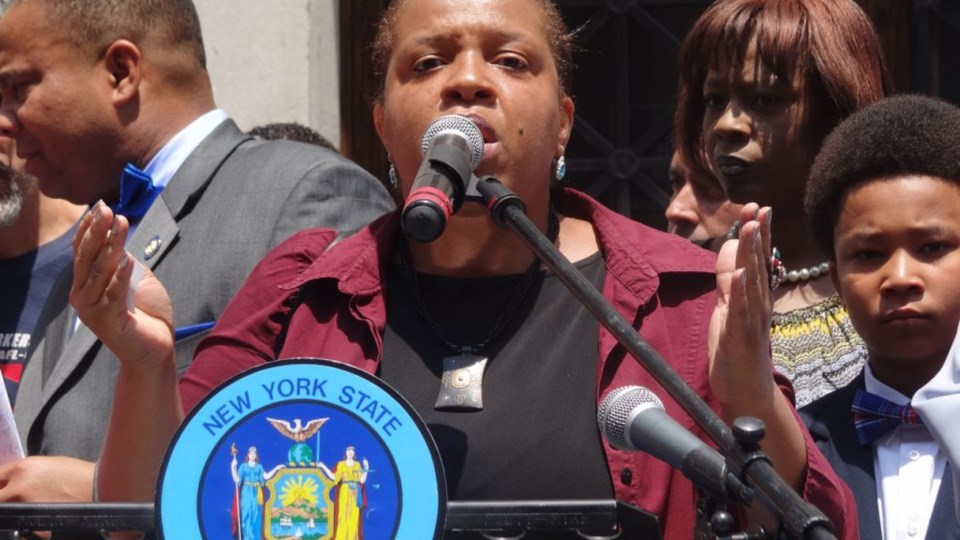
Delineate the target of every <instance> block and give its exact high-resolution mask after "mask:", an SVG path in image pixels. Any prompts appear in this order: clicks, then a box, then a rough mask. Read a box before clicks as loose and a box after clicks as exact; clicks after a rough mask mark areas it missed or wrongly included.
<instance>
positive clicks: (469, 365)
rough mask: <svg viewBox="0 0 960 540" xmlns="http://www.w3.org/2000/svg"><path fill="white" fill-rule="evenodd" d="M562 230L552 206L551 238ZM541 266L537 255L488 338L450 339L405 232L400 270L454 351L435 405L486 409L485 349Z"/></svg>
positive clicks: (430, 324) (433, 328)
mask: <svg viewBox="0 0 960 540" xmlns="http://www.w3.org/2000/svg"><path fill="white" fill-rule="evenodd" d="M559 231H560V223H559V220H558V219H557V216H556V214H555V213H554V212H553V210H552V209H551V210H550V215H549V225H548V229H547V238H548V239H549V240H550V241H551V242H556V240H557V234H558V233H559ZM539 269H540V260H539V259H534V261H533V262H532V263H531V264H530V266H529V267H527V270H526V271H525V272H524V273H523V276H522V277H521V279H520V282H519V283H518V284H517V287H516V290H514V291H513V293H512V294H510V296H509V300H508V302H507V305H506V306H505V307H504V309H503V311H501V312H500V316H499V317H498V318H497V321H496V322H495V323H494V325H493V328H492V329H491V330H490V333H489V334H487V337H486V338H485V339H483V340H481V341H480V342H478V343H475V344H473V345H456V344H454V343H451V342H450V340H449V339H447V335H446V333H445V332H444V331H443V328H442V327H441V326H440V324H439V323H438V322H437V321H436V319H434V318H433V317H432V316H431V315H430V312H429V310H427V306H426V304H425V303H424V301H423V296H422V295H421V294H420V285H419V283H418V280H417V273H416V269H415V268H414V266H413V262H412V260H411V256H410V247H409V245H408V244H407V239H406V238H405V237H403V236H402V235H401V237H400V274H401V276H402V277H403V282H404V284H405V285H406V286H407V290H408V291H409V292H410V296H411V297H413V303H414V307H415V308H416V310H417V313H418V314H419V315H420V318H422V319H423V321H424V322H425V323H427V328H428V329H429V330H430V333H431V334H432V335H433V337H435V338H436V339H437V340H438V341H440V343H442V344H443V345H444V347H446V348H447V349H449V350H450V351H451V352H452V353H454V354H452V355H448V356H445V357H443V358H442V363H443V372H442V375H441V377H440V390H439V392H438V394H437V402H436V403H435V404H434V406H433V407H434V409H437V410H463V411H479V410H482V409H483V375H484V373H485V371H486V369H487V364H488V363H489V361H490V359H489V358H488V357H487V356H485V355H483V354H481V353H482V352H483V351H484V350H486V348H487V346H488V345H490V343H491V342H492V341H493V340H495V339H496V338H497V337H499V336H500V333H501V332H503V330H504V329H505V328H506V327H507V325H508V324H509V323H510V322H511V321H512V320H513V318H514V316H515V315H516V313H517V311H518V308H519V307H520V304H521V303H523V300H524V298H525V297H526V293H527V291H528V290H529V289H530V285H531V284H532V283H533V280H534V278H535V277H536V275H537V271H538V270H539Z"/></svg>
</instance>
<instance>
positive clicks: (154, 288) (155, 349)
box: [70, 201, 173, 370]
mask: <svg viewBox="0 0 960 540" xmlns="http://www.w3.org/2000/svg"><path fill="white" fill-rule="evenodd" d="M128 229H129V223H128V222H127V219H126V218H125V217H123V216H118V215H114V213H113V212H112V211H111V210H110V208H109V207H107V205H105V204H104V203H103V202H102V201H100V202H97V203H96V204H95V205H94V206H93V208H91V210H90V212H88V213H87V215H86V216H84V218H83V219H82V220H81V222H80V226H79V227H78V229H77V233H76V235H75V236H74V240H73V251H74V262H73V268H74V272H73V285H72V287H71V289H70V303H71V304H73V307H74V308H75V309H76V310H77V314H78V315H79V317H80V320H81V321H82V322H83V324H84V325H86V326H87V327H88V328H89V329H90V330H92V331H93V333H94V334H96V335H97V337H98V338H100V340H101V341H103V343H104V345H106V346H107V347H108V348H109V349H110V350H111V351H113V353H114V354H115V355H117V357H118V358H119V359H120V361H121V362H123V364H124V365H125V366H127V367H129V368H136V369H140V368H146V369H148V370H149V369H150V368H151V367H152V366H153V365H155V364H156V363H158V362H165V361H168V359H169V358H172V355H173V307H172V305H171V303H170V297H169V295H168V294H167V292H166V290H165V289H164V288H163V285H161V284H160V282H159V281H158V280H157V279H156V277H155V276H154V275H153V273H152V272H150V270H149V269H146V268H144V267H142V266H141V267H140V269H141V270H142V272H143V277H142V278H141V279H140V280H139V282H138V283H134V284H131V276H132V275H133V274H134V267H135V266H136V265H138V264H139V263H137V261H136V260H135V259H134V258H133V256H132V255H130V254H129V253H127V252H126V251H125V250H124V249H123V245H124V242H125V240H126V237H127V231H128ZM138 273H139V272H138ZM131 286H132V287H134V289H133V290H134V292H133V293H131V292H130V291H131Z"/></svg>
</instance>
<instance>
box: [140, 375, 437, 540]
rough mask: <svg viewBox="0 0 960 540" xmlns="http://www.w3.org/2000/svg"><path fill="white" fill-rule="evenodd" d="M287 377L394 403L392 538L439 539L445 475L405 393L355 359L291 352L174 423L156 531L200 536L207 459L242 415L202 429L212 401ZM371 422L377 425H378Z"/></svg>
mask: <svg viewBox="0 0 960 540" xmlns="http://www.w3.org/2000/svg"><path fill="white" fill-rule="evenodd" d="M285 377H286V378H289V379H297V378H303V377H316V378H318V379H325V380H329V381H338V382H342V383H343V384H345V385H346V384H349V385H350V386H353V387H355V388H357V389H359V390H361V391H363V392H364V393H366V394H368V395H369V396H370V397H371V398H372V399H376V400H377V401H378V402H380V403H389V404H393V405H394V406H395V407H394V408H393V409H392V411H393V412H394V415H395V417H396V418H397V419H398V420H400V421H401V423H403V425H404V426H406V427H405V428H404V429H401V430H398V431H396V432H395V433H394V434H395V435H396V437H395V438H394V437H393V436H391V440H390V441H389V443H388V444H387V449H388V450H389V452H390V453H391V454H392V457H393V459H394V461H395V463H396V466H397V469H398V471H399V483H400V492H401V494H402V500H403V506H402V509H401V513H400V519H399V524H398V526H397V529H396V534H395V535H394V537H393V538H395V539H396V540H422V539H424V538H435V539H440V538H442V537H443V525H444V522H445V518H446V506H447V505H446V481H445V479H444V474H443V466H442V463H441V460H440V454H439V452H438V450H437V447H436V444H435V443H434V441H433V437H432V436H431V434H430V432H429V430H428V429H427V427H426V425H425V424H424V423H423V420H422V419H421V418H420V417H419V415H417V413H416V411H414V409H413V407H412V406H411V405H410V404H409V403H408V402H407V401H406V400H405V399H404V398H403V396H401V395H400V394H399V393H397V392H396V391H395V390H394V389H393V388H391V387H389V386H388V385H387V384H386V383H384V382H383V381H381V380H380V379H378V378H376V377H374V376H373V375H370V374H368V373H366V372H364V371H362V370H360V369H358V368H355V367H353V366H349V365H347V364H343V363H340V362H336V361H332V360H325V359H319V358H290V359H284V360H277V361H274V362H269V363H266V364H264V365H261V366H257V367H254V368H251V369H249V370H246V371H244V372H243V373H240V374H238V375H236V376H234V377H232V378H230V379H228V380H227V381H226V382H225V383H224V384H222V385H220V386H219V387H218V388H217V389H215V390H214V391H212V392H211V393H210V394H208V395H207V396H206V397H205V398H204V399H203V400H202V401H201V402H200V403H199V404H197V406H196V407H195V408H194V409H193V411H192V412H191V413H190V414H189V415H188V416H187V418H186V420H185V421H184V422H183V424H182V425H181V426H180V428H179V429H178V430H177V433H176V435H175V436H174V439H173V442H172V444H171V445H170V447H169V448H168V449H167V454H166V456H165V457H164V460H163V465H162V467H161V469H160V476H159V483H158V487H157V495H156V500H155V505H156V516H155V523H156V530H157V534H158V538H160V539H164V538H170V539H173V538H176V539H178V540H180V539H197V540H201V539H202V535H201V530H200V515H199V510H198V505H197V500H198V497H199V490H200V480H201V479H202V478H203V472H204V471H203V469H204V467H205V464H206V463H207V458H208V457H209V456H210V455H211V454H212V453H213V452H215V451H216V448H217V446H218V445H219V443H220V441H221V440H222V438H223V437H224V436H225V435H227V434H229V433H230V432H231V431H232V429H233V428H234V427H235V426H236V425H237V424H239V423H240V422H242V421H243V420H244V418H245V416H241V417H238V418H236V421H235V422H232V425H231V426H225V427H224V430H223V433H222V434H220V435H219V436H213V435H211V434H209V433H208V432H206V431H204V427H203V426H202V423H203V420H205V419H207V418H209V417H211V415H212V414H214V412H215V411H217V410H218V408H221V407H223V406H225V405H227V404H228V402H229V400H230V398H231V397H233V396H235V395H237V394H238V392H241V391H244V390H249V389H250V388H255V387H256V385H257V384H260V383H262V382H264V381H271V380H278V379H282V378H285ZM295 401H301V402H302V401H303V397H302V396H293V397H291V398H289V399H280V400H273V401H265V400H260V401H256V402H255V404H254V405H253V406H252V407H251V408H250V409H251V410H250V411H248V413H249V412H253V411H256V410H258V409H260V408H262V407H263V406H266V405H268V404H275V403H286V402H295ZM316 402H317V403H321V404H324V405H328V406H331V407H337V408H340V409H344V410H349V409H348V408H347V407H344V404H342V403H339V402H336V401H335V400H333V399H316ZM248 415H249V414H248ZM368 425H369V424H368ZM370 427H371V428H372V429H374V430H375V431H376V430H377V428H376V426H373V425H370ZM413 428H416V429H413Z"/></svg>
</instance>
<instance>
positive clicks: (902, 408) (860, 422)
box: [852, 390, 923, 445]
mask: <svg viewBox="0 0 960 540" xmlns="http://www.w3.org/2000/svg"><path fill="white" fill-rule="evenodd" d="M852 408H853V422H854V424H855V426H856V428H857V439H859V440H860V444H862V445H868V444H873V442H874V441H876V440H877V439H879V438H880V437H883V436H884V435H886V434H887V433H890V432H891V431H893V430H894V429H895V428H896V427H897V426H899V425H900V424H923V419H921V418H920V416H919V415H918V414H917V411H915V410H913V407H911V406H910V404H909V403H908V404H906V405H897V404H896V403H893V402H892V401H888V400H886V399H883V398H882V397H880V396H878V395H876V394H871V393H869V392H866V391H864V390H857V395H856V396H854V398H853V407H852Z"/></svg>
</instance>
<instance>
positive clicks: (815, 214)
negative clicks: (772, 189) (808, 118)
mask: <svg viewBox="0 0 960 540" xmlns="http://www.w3.org/2000/svg"><path fill="white" fill-rule="evenodd" d="M906 175H923V176H932V177H936V178H940V179H943V180H944V181H947V182H952V183H954V184H957V185H958V186H960V109H958V108H957V107H955V106H953V105H951V104H949V103H947V102H945V101H942V100H939V99H936V98H932V97H928V96H916V95H904V96H896V97H891V98H887V99H884V100H882V101H878V102H877V103H874V104H873V105H870V106H868V107H866V108H864V109H863V110H861V111H859V112H857V113H854V114H853V115H852V116H850V117H849V118H847V119H846V120H844V121H843V122H842V123H840V125H838V126H837V127H836V129H834V130H833V132H832V133H831V134H830V135H829V136H828V137H827V138H826V139H825V140H824V142H823V145H822V146H821V147H820V153H819V154H818V155H817V158H816V160H815V161H814V164H813V167H812V168H811V170H810V177H809V180H808V181H807V192H806V196H805V197H804V204H803V207H804V212H805V215H806V220H807V225H808V227H809V228H810V229H811V231H812V232H813V236H814V240H816V242H817V245H818V246H819V247H820V249H821V250H823V252H824V254H825V255H826V256H827V257H828V258H829V259H830V260H836V253H835V246H834V243H833V233H834V228H835V227H836V225H837V221H838V220H839V218H840V210H841V206H842V204H843V197H844V194H846V193H847V192H848V191H850V189H852V188H853V187H855V186H857V185H859V184H862V183H865V182H871V181H875V180H884V179H891V178H895V177H902V176H906ZM890 204H891V208H895V205H896V202H895V201H890Z"/></svg>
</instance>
